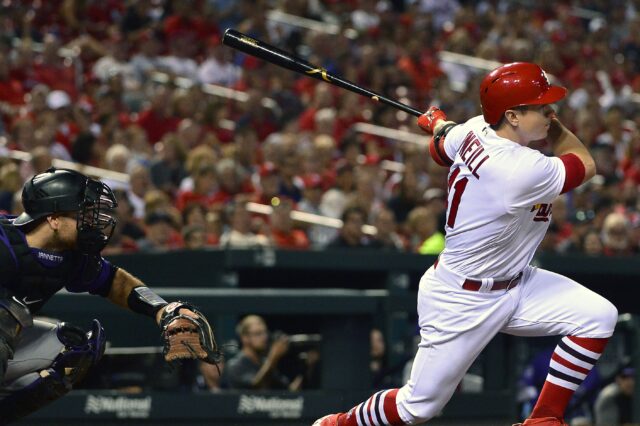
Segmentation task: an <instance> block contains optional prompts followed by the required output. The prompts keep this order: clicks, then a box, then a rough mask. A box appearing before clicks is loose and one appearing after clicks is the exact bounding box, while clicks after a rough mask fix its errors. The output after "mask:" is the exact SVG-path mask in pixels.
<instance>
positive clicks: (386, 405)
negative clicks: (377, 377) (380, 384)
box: [338, 389, 405, 426]
mask: <svg viewBox="0 0 640 426" xmlns="http://www.w3.org/2000/svg"><path fill="white" fill-rule="evenodd" d="M397 393H398V389H389V390H384V391H380V392H378V393H376V394H374V395H373V396H372V397H371V398H369V399H367V400H366V401H364V402H363V403H362V404H358V405H356V406H355V407H353V408H352V409H351V410H349V412H348V413H346V414H341V415H340V417H339V418H338V426H367V425H376V426H383V425H391V426H402V425H404V424H405V423H404V422H403V421H402V420H400V416H399V415H398V408H397V407H396V394H397Z"/></svg>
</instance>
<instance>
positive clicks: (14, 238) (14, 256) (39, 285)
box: [0, 219, 76, 313]
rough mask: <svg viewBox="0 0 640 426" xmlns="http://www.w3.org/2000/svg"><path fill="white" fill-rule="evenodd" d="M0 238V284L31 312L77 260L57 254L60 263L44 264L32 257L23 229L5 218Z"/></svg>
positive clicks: (64, 280) (64, 278)
mask: <svg viewBox="0 0 640 426" xmlns="http://www.w3.org/2000/svg"><path fill="white" fill-rule="evenodd" d="M0 240H1V241H0V285H1V286H3V287H5V288H7V289H9V290H10V291H11V293H12V294H13V295H14V296H15V297H16V298H17V299H18V300H20V301H22V302H23V303H25V305H27V306H28V307H29V310H30V311H31V312H32V313H34V312H37V311H38V310H40V308H41V307H42V305H44V304H45V302H46V301H47V300H49V298H51V296H53V295H54V294H55V293H56V292H58V291H59V290H60V289H61V288H62V287H64V286H65V285H66V284H67V283H68V282H69V279H70V277H71V274H72V272H73V271H74V269H75V268H74V266H75V263H76V262H74V261H73V259H68V258H66V257H62V256H58V257H59V258H60V259H61V261H60V262H59V263H56V264H55V265H52V267H45V266H44V265H42V264H41V263H40V262H39V261H38V260H37V259H36V258H35V256H34V253H33V252H32V249H31V247H29V245H27V242H26V241H25V239H24V236H23V235H22V233H21V232H20V231H18V230H17V229H16V228H15V227H14V226H13V225H12V224H11V222H10V221H9V220H7V219H0ZM25 299H26V300H25Z"/></svg>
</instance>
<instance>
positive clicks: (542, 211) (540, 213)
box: [530, 203, 553, 222]
mask: <svg viewBox="0 0 640 426" xmlns="http://www.w3.org/2000/svg"><path fill="white" fill-rule="evenodd" d="M552 207H553V203H549V204H547V203H540V204H536V205H534V206H533V207H531V211H530V212H533V211H535V210H537V212H536V215H535V216H534V217H533V221H534V222H549V217H550V216H551V208H552Z"/></svg>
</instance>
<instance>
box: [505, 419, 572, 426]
mask: <svg viewBox="0 0 640 426" xmlns="http://www.w3.org/2000/svg"><path fill="white" fill-rule="evenodd" d="M513 426H569V425H568V424H567V423H565V422H564V421H563V420H560V419H558V418H556V417H541V418H538V419H527V420H525V421H524V423H516V424H514V425H513Z"/></svg>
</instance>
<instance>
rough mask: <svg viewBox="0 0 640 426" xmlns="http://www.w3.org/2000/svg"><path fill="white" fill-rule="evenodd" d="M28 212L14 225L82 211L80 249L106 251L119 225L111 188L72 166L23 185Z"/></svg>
mask: <svg viewBox="0 0 640 426" xmlns="http://www.w3.org/2000/svg"><path fill="white" fill-rule="evenodd" d="M22 205H23V206H24V211H25V212H24V213H22V214H21V215H20V216H18V217H17V218H16V219H15V220H14V222H13V224H14V225H16V226H28V225H30V224H33V223H35V222H36V221H38V220H39V219H42V218H44V217H46V216H48V215H51V214H53V213H64V212H78V216H77V221H78V225H77V226H78V249H79V250H80V251H82V252H85V253H97V252H99V251H100V250H102V249H103V248H104V247H105V246H106V245H107V243H108V242H109V239H110V238H111V235H112V234H113V229H114V227H115V225H116V219H115V218H114V217H113V216H112V211H113V209H114V208H115V207H116V206H117V205H118V203H117V201H116V198H115V196H114V195H113V192H112V191H111V188H109V187H108V186H107V185H105V184H104V183H102V182H100V181H97V180H95V179H91V178H90V177H87V176H85V175H83V174H82V173H79V172H76V171H75V170H70V169H56V168H54V167H52V168H50V169H48V170H47V171H46V172H44V173H40V174H38V175H35V176H34V177H32V178H31V179H30V180H29V181H27V183H25V185H24V188H22Z"/></svg>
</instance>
